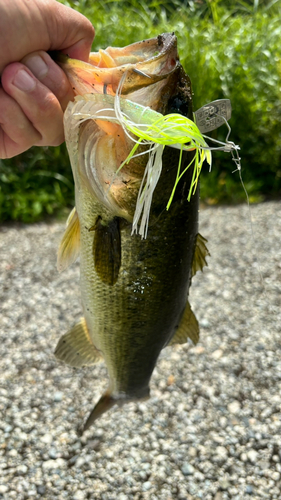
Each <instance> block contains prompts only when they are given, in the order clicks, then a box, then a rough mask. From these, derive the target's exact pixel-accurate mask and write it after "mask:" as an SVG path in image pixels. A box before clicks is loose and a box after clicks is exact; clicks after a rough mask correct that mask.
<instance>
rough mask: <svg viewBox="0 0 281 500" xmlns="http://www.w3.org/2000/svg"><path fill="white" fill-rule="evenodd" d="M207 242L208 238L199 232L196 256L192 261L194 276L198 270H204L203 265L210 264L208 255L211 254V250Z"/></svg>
mask: <svg viewBox="0 0 281 500" xmlns="http://www.w3.org/2000/svg"><path fill="white" fill-rule="evenodd" d="M206 243H207V240H206V238H204V237H203V236H202V235H201V234H200V233H198V234H197V236H196V242H195V250H194V257H193V261H192V277H193V276H194V275H195V274H196V273H197V271H203V267H204V266H207V265H208V263H207V261H206V257H207V256H208V255H210V252H209V250H208V248H207V246H206Z"/></svg>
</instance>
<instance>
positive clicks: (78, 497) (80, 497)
mask: <svg viewBox="0 0 281 500" xmlns="http://www.w3.org/2000/svg"><path fill="white" fill-rule="evenodd" d="M85 498H86V494H85V491H82V490H78V491H76V493H75V494H74V495H73V500H84V499H85Z"/></svg>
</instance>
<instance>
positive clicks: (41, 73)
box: [21, 51, 74, 110]
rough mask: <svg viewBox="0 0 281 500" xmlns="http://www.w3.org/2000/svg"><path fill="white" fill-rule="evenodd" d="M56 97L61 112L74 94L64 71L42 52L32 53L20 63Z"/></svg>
mask: <svg viewBox="0 0 281 500" xmlns="http://www.w3.org/2000/svg"><path fill="white" fill-rule="evenodd" d="M21 63H22V64H24V65H25V66H27V67H28V68H29V69H30V70H31V71H32V73H33V75H34V76H35V77H36V78H37V79H38V80H39V81H40V82H41V83H43V85H45V87H48V89H50V90H51V92H52V93H53V94H54V95H55V96H56V98H57V99H58V101H59V102H60V105H61V107H62V109H63V110H65V108H66V106H67V104H68V103H69V101H71V100H73V98H74V94H73V90H72V88H71V85H70V83H69V80H68V79H67V77H66V74H65V73H64V71H63V70H62V69H61V68H60V67H59V66H58V65H57V64H56V63H55V62H54V61H53V60H52V59H51V57H50V56H49V55H48V54H47V53H46V52H43V51H39V52H33V53H32V54H29V55H28V56H26V57H24V58H23V59H22V61H21Z"/></svg>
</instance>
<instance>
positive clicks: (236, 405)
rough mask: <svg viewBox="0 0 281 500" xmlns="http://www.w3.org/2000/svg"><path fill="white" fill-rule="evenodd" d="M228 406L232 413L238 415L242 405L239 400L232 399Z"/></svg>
mask: <svg viewBox="0 0 281 500" xmlns="http://www.w3.org/2000/svg"><path fill="white" fill-rule="evenodd" d="M227 408H228V411H229V412H230V413H233V414H234V415H236V414H237V413H239V412H240V410H241V405H240V403H239V401H232V403H229V404H228V405H227Z"/></svg>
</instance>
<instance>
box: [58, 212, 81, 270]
mask: <svg viewBox="0 0 281 500" xmlns="http://www.w3.org/2000/svg"><path fill="white" fill-rule="evenodd" d="M79 252H80V223H79V218H78V215H77V211H76V208H75V207H74V208H73V210H72V211H71V212H70V214H69V217H68V219H67V223H66V229H65V232H64V235H63V237H62V240H61V243H60V246H59V249H58V258H57V268H58V271H59V272H60V271H64V270H65V269H67V268H68V267H69V266H70V265H71V264H72V263H73V262H75V260H76V259H77V257H78V256H79Z"/></svg>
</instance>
